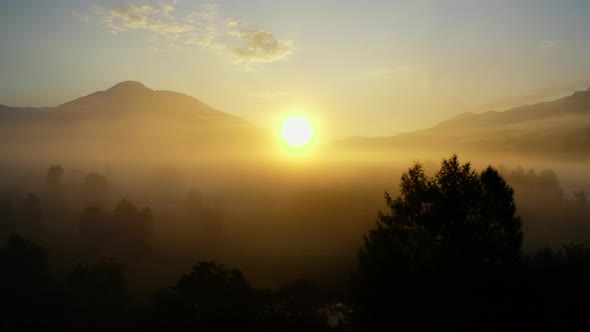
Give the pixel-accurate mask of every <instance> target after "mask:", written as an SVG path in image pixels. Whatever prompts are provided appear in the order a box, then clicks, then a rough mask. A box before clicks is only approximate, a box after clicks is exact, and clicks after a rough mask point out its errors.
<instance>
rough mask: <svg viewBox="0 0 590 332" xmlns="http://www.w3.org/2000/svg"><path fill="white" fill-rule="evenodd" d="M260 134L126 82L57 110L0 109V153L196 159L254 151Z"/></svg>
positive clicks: (193, 103)
mask: <svg viewBox="0 0 590 332" xmlns="http://www.w3.org/2000/svg"><path fill="white" fill-rule="evenodd" d="M264 135H265V133H264V132H263V131H262V130H260V129H258V128H257V127H255V126H253V125H252V124H250V123H248V122H247V121H246V120H244V119H242V118H240V117H237V116H233V115H230V114H227V113H223V112H221V111H219V110H216V109H214V108H212V107H210V106H208V105H206V104H205V103H203V102H201V101H200V100H198V99H196V98H193V97H191V96H188V95H185V94H181V93H177V92H172V91H157V90H152V89H150V88H147V87H146V86H144V85H143V84H142V83H140V82H134V81H126V82H121V83H119V84H116V85H115V86H113V87H111V88H109V89H107V90H104V91H97V92H94V93H92V94H89V95H87V96H84V97H81V98H78V99H75V100H72V101H70V102H67V103H64V104H61V105H59V106H56V107H43V108H29V107H26V108H24V107H8V106H3V105H0V149H1V151H2V152H3V153H4V155H10V156H15V155H17V156H18V155H21V156H22V155H27V154H28V155H30V154H32V153H31V151H35V154H37V153H40V154H43V153H44V154H47V155H51V154H53V155H60V156H61V155H63V154H66V153H67V154H68V155H69V156H72V155H83V156H89V157H99V156H106V155H108V156H110V157H113V158H118V157H126V158H131V156H132V155H133V156H138V155H151V156H154V157H155V156H158V155H173V154H177V155H185V156H186V155H203V154H208V153H215V152H219V150H220V149H221V150H222V151H223V152H224V153H230V152H231V151H244V148H250V149H251V148H252V146H259V145H260V142H261V141H264Z"/></svg>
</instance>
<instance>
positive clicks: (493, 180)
mask: <svg viewBox="0 0 590 332" xmlns="http://www.w3.org/2000/svg"><path fill="white" fill-rule="evenodd" d="M385 200H386V203H387V206H388V207H389V209H390V212H391V213H390V214H384V213H381V212H379V215H378V220H377V227H376V228H375V229H374V230H372V231H371V232H370V233H369V235H368V236H367V237H365V241H364V246H363V247H362V248H361V250H360V253H359V270H358V273H357V274H356V275H355V279H354V281H355V292H356V294H355V295H356V300H357V302H358V303H357V305H358V307H359V319H360V324H361V326H363V328H366V329H367V330H372V329H378V328H382V327H383V326H389V327H392V326H395V325H398V326H406V327H409V326H414V327H413V328H417V327H419V326H420V324H422V325H424V326H422V327H425V328H426V327H429V326H428V324H430V323H432V321H424V320H420V319H418V316H417V315H418V312H420V313H422V314H425V313H429V314H431V315H432V318H433V319H434V320H436V321H438V325H437V326H438V327H441V326H444V323H443V322H444V321H445V320H448V319H449V318H450V316H449V315H450V312H449V310H451V308H453V309H455V310H459V309H460V310H467V309H470V308H468V307H467V306H466V303H468V302H470V301H471V305H472V306H474V305H475V303H474V302H473V301H478V299H473V298H472V297H471V295H473V294H474V292H476V291H477V290H478V289H479V288H480V287H482V285H480V284H479V283H480V282H481V283H484V284H485V283H487V281H484V280H489V279H488V278H492V275H494V276H495V277H496V276H497V275H496V274H495V273H496V272H497V271H501V270H504V269H507V268H510V267H515V266H516V265H517V263H518V262H519V259H520V250H521V244H522V232H521V222H520V219H519V218H518V217H517V216H516V215H515V212H516V207H515V204H514V201H513V190H512V188H510V187H509V186H508V185H507V184H506V182H505V181H504V180H503V179H502V177H501V176H500V175H499V174H498V172H497V171H496V170H494V169H493V168H491V167H488V168H487V169H486V170H484V171H483V172H482V173H480V174H478V173H476V172H475V171H474V170H472V168H471V166H470V164H469V163H467V164H461V163H460V162H459V160H458V157H457V156H456V155H453V156H452V157H451V158H449V159H448V160H443V162H442V164H441V167H440V169H439V170H438V171H437V172H436V174H435V175H434V176H433V177H429V176H427V175H426V174H425V172H424V170H423V167H422V165H420V164H415V165H414V166H413V167H411V168H410V169H409V170H408V171H407V172H406V173H404V174H403V175H402V178H401V183H400V194H399V196H398V197H397V198H395V199H394V198H392V197H391V196H390V195H389V194H388V193H385ZM484 276H485V277H484ZM497 278H498V279H499V280H498V281H497V282H496V283H495V284H494V283H493V282H492V285H496V284H502V283H503V282H504V281H502V280H500V279H502V277H501V276H497ZM488 288H489V287H488ZM488 300H490V299H488ZM471 309H472V308H471ZM465 323H466V324H469V322H467V321H466V322H465Z"/></svg>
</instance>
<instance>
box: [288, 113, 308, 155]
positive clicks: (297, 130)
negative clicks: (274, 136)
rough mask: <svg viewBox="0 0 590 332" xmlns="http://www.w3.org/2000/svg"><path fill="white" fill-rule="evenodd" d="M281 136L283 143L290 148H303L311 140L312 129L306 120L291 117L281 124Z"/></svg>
mask: <svg viewBox="0 0 590 332" xmlns="http://www.w3.org/2000/svg"><path fill="white" fill-rule="evenodd" d="M281 136H282V137H283V140H284V141H285V143H287V145H289V146H291V147H294V148H300V147H304V146H306V145H308V144H309V143H310V142H311V140H312V138H313V127H312V126H311V123H310V122H309V121H308V120H307V119H305V118H303V117H300V116H291V117H288V118H287V119H285V121H284V122H283V126H282V127H281Z"/></svg>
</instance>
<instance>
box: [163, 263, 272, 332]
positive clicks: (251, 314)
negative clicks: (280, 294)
mask: <svg viewBox="0 0 590 332" xmlns="http://www.w3.org/2000/svg"><path fill="white" fill-rule="evenodd" d="M260 299H261V294H259V293H258V292H256V291H255V290H254V289H252V288H251V287H250V286H249V285H248V283H247V282H246V280H245V279H244V277H243V275H242V273H241V272H240V271H238V270H235V269H233V270H228V269H225V268H224V267H223V265H218V264H216V263H215V262H213V261H211V262H200V263H198V264H197V265H195V266H194V267H193V271H192V272H191V273H190V274H187V275H185V276H183V277H181V278H180V280H179V281H178V283H177V284H176V285H175V286H173V287H172V288H170V289H168V290H165V291H162V292H160V293H159V294H158V295H157V296H156V297H155V298H154V303H153V310H154V313H153V315H152V318H153V323H152V327H153V328H154V329H155V330H158V329H166V330H176V331H178V330H195V329H198V330H203V331H238V330H239V331H260V330H261V322H262V321H263V320H262V318H263V317H262V316H263V312H264V311H263V305H262V303H263V302H262V301H261V300H260Z"/></svg>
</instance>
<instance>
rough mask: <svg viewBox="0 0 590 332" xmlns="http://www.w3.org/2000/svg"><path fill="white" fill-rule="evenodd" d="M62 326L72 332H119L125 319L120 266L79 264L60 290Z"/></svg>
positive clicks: (125, 298)
mask: <svg viewBox="0 0 590 332" xmlns="http://www.w3.org/2000/svg"><path fill="white" fill-rule="evenodd" d="M63 291H64V304H65V306H66V307H65V308H64V309H65V310H64V311H63V312H64V314H65V315H66V316H65V317H63V318H62V321H63V322H64V326H63V327H62V328H68V329H69V330H72V331H80V330H84V331H105V330H116V329H120V328H121V327H122V326H121V325H122V324H123V321H124V319H125V314H126V309H127V304H128V297H129V295H128V291H127V280H126V279H125V276H124V274H123V266H122V265H121V264H118V263H116V262H114V261H111V260H101V261H98V262H97V263H95V264H93V265H82V264H79V265H78V266H77V267H76V268H75V269H74V271H72V272H71V273H70V274H69V275H68V276H67V278H66V281H65V284H64V286H63Z"/></svg>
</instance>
